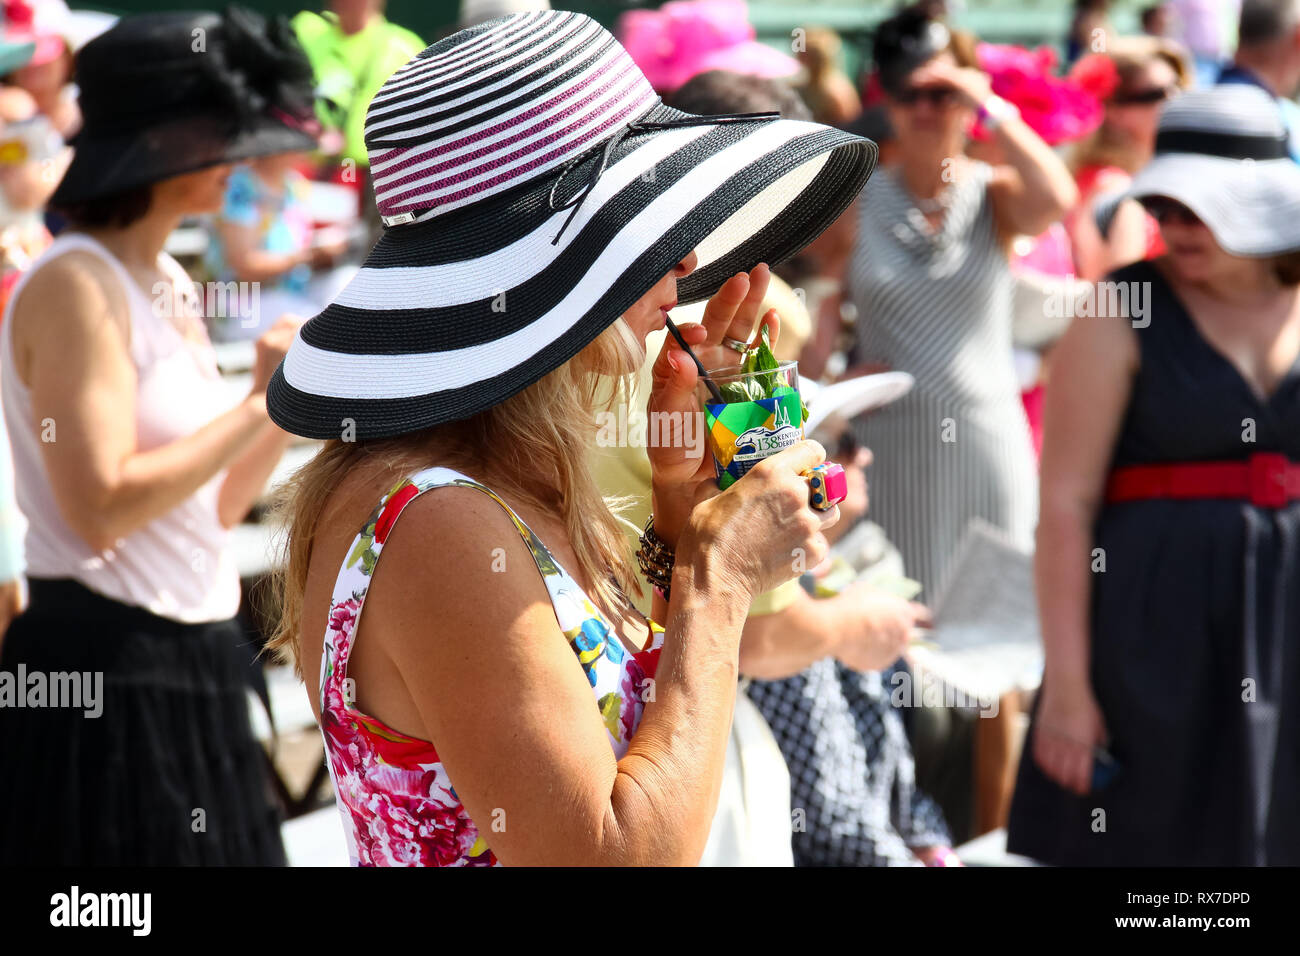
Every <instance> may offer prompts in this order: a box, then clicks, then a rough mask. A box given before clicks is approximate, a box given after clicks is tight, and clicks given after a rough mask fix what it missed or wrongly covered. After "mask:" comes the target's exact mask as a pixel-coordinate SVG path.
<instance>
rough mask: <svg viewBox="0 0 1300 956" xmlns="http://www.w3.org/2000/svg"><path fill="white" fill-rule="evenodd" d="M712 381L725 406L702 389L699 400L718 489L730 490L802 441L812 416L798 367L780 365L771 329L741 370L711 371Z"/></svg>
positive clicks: (747, 356) (743, 362)
mask: <svg viewBox="0 0 1300 956" xmlns="http://www.w3.org/2000/svg"><path fill="white" fill-rule="evenodd" d="M709 377H710V378H711V379H713V381H714V382H715V383H716V384H717V386H718V391H720V392H721V393H722V397H723V399H724V401H723V402H718V401H717V400H716V399H715V398H714V397H713V396H712V395H711V394H709V392H708V390H707V389H706V388H705V387H704V386H703V384H701V386H700V388H699V394H700V399H701V403H702V404H703V406H704V421H705V424H706V425H707V426H708V431H709V450H710V451H711V452H712V453H713V467H714V472H715V473H716V474H717V477H718V487H719V488H723V489H725V488H728V487H730V486H731V485H732V484H734V483H735V482H736V481H738V480H740V478H741V477H742V476H743V475H744V474H745V472H747V471H749V469H750V468H753V467H754V465H756V464H758V462H760V461H762V460H763V459H764V458H766V457H767V456H768V455H775V454H776V453H777V452H779V451H781V450H782V449H785V448H789V447H790V446H791V445H793V444H794V443H795V442H797V441H800V440H801V439H802V438H803V423H804V420H805V419H806V418H807V417H808V410H807V409H806V408H804V405H803V401H802V400H801V398H800V396H799V370H798V363H796V362H779V361H777V359H776V356H774V355H773V354H772V348H771V345H770V344H769V340H768V334H767V327H766V326H764V327H763V330H762V333H761V336H760V339H759V344H758V345H757V346H756V347H754V348H751V349H749V350H748V351H747V352H746V353H745V355H744V358H743V360H742V361H741V364H740V367H739V369H737V368H734V367H733V368H728V369H720V370H717V371H711V372H710V373H709Z"/></svg>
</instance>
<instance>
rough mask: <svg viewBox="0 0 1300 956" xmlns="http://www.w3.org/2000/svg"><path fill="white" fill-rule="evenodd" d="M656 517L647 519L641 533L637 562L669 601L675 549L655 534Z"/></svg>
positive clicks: (646, 577)
mask: <svg viewBox="0 0 1300 956" xmlns="http://www.w3.org/2000/svg"><path fill="white" fill-rule="evenodd" d="M654 520H655V519H654V515H651V516H650V517H649V518H647V519H646V523H645V530H644V531H642V532H641V547H640V548H639V549H637V552H636V560H637V564H639V565H640V566H641V573H642V574H643V575H644V576H645V579H646V580H647V581H648V582H650V584H651V585H652V586H654V587H656V588H658V589H659V590H660V591H662V592H663V595H664V600H665V601H666V600H668V591H669V588H670V586H671V585H672V578H673V562H674V559H675V558H674V555H673V549H672V548H670V547H668V545H666V544H665V543H664V542H663V539H662V538H660V537H659V536H658V535H657V534H655V529H654Z"/></svg>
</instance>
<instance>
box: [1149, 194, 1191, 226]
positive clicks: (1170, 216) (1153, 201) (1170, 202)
mask: <svg viewBox="0 0 1300 956" xmlns="http://www.w3.org/2000/svg"><path fill="white" fill-rule="evenodd" d="M1141 203H1142V208H1143V209H1145V210H1146V211H1147V212H1148V213H1150V215H1151V218H1152V219H1154V220H1155V221H1156V222H1158V223H1160V225H1162V226H1163V225H1165V224H1167V223H1174V224H1178V225H1183V226H1199V225H1200V224H1201V220H1200V217H1198V216H1197V215H1196V213H1194V212H1192V211H1191V210H1190V209H1188V208H1187V207H1186V206H1184V205H1183V204H1182V203H1180V202H1179V201H1178V200H1176V199H1170V198H1169V197H1168V196H1144V197H1143V198H1142V200H1141Z"/></svg>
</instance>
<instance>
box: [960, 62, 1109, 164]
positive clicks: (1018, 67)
mask: <svg viewBox="0 0 1300 956" xmlns="http://www.w3.org/2000/svg"><path fill="white" fill-rule="evenodd" d="M975 55H976V56H977V57H978V59H979V65H980V69H982V70H983V71H984V72H985V73H987V74H988V75H989V79H991V80H992V81H993V92H994V93H996V94H997V95H998V96H1000V97H1002V98H1003V99H1004V100H1009V101H1010V102H1012V103H1014V104H1015V105H1016V107H1017V108H1018V109H1019V110H1020V115H1021V117H1022V118H1023V119H1024V121H1025V122H1026V123H1028V124H1029V126H1030V128H1031V129H1033V131H1034V132H1035V133H1037V134H1038V135H1039V136H1041V137H1042V138H1043V140H1044V141H1045V142H1047V143H1048V144H1049V145H1051V146H1055V145H1057V144H1058V143H1068V142H1070V141H1071V140H1076V139H1082V138H1083V137H1084V136H1087V135H1088V134H1089V133H1091V132H1092V131H1093V130H1095V129H1096V128H1097V127H1098V126H1100V125H1101V119H1102V112H1103V110H1102V105H1101V103H1100V102H1099V101H1098V99H1097V98H1096V97H1095V96H1093V95H1092V93H1090V92H1088V91H1087V90H1086V89H1084V87H1083V86H1082V85H1080V84H1078V83H1076V82H1075V81H1074V80H1073V79H1070V78H1065V79H1062V78H1061V77H1058V76H1056V75H1055V74H1054V70H1055V69H1056V52H1055V51H1054V50H1052V49H1051V48H1050V47H1045V46H1044V47H1039V48H1038V49H1037V50H1027V49H1025V48H1024V47H1021V46H1003V45H999V44H994V43H981V44H980V45H979V46H978V47H977V48H976V50H975ZM975 137H976V139H988V138H989V134H988V133H987V132H985V131H984V130H983V129H982V128H980V127H977V128H976V130H975Z"/></svg>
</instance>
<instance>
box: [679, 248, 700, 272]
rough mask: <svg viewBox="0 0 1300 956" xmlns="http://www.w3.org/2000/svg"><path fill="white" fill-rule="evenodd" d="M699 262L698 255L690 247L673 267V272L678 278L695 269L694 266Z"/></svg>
mask: <svg viewBox="0 0 1300 956" xmlns="http://www.w3.org/2000/svg"><path fill="white" fill-rule="evenodd" d="M699 264H700V257H699V256H697V255H696V254H695V250H694V249H692V250H691V251H690V253H689V254H687V256H686V258H685V259H683V260H682V261H681V262H679V263H677V265H676V266H674V267H673V274H674V275H675V276H677V278H679V279H680V278H682V277H683V276H688V275H690V274H691V273H692V272H694V271H695V267H696V266H697V265H699Z"/></svg>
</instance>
